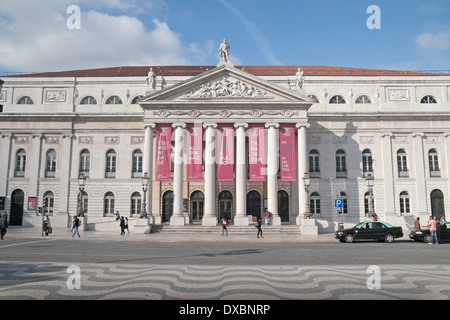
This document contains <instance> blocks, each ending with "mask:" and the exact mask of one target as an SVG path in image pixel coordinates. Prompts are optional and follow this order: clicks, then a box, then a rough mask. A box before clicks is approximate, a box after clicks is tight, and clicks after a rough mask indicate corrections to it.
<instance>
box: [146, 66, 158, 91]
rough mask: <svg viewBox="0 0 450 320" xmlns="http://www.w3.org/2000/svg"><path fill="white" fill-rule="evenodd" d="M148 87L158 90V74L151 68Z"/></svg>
mask: <svg viewBox="0 0 450 320" xmlns="http://www.w3.org/2000/svg"><path fill="white" fill-rule="evenodd" d="M147 85H148V87H149V88H151V89H153V90H155V89H156V74H155V72H154V71H153V68H150V70H149V71H148V77H147Z"/></svg>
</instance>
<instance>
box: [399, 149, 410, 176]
mask: <svg viewBox="0 0 450 320" xmlns="http://www.w3.org/2000/svg"><path fill="white" fill-rule="evenodd" d="M397 169H398V177H399V178H408V177H409V173H408V158H407V155H406V151H405V150H404V149H400V150H398V151H397Z"/></svg>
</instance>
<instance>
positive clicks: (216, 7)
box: [0, 0, 450, 72]
mask: <svg viewBox="0 0 450 320" xmlns="http://www.w3.org/2000/svg"><path fill="white" fill-rule="evenodd" d="M71 5H77V6H78V7H79V8H80V16H79V22H80V28H79V29H73V30H71V29H69V28H68V27H67V20H68V19H69V18H70V17H71V16H72V13H67V8H68V7H69V6H71ZM371 5H377V6H378V7H379V8H380V20H379V22H380V27H381V28H380V29H372V30H371V29H369V28H368V27H367V25H366V22H367V20H368V19H369V18H370V17H371V16H372V13H367V12H366V11H367V8H368V7H369V6H371ZM449 17H450V0H430V1H423V0H422V1H418V0H408V1H406V0H397V1H396V0H389V1H385V0H373V1H366V0H339V1H337V0H317V1H300V0H296V1H294V0H277V1H272V0H270V1H269V0H266V1H261V0H258V1H257V0H240V1H238V0H146V1H144V0H97V1H94V0H40V1H35V0H2V5H1V7H0V43H1V44H2V45H1V46H0V71H3V72H5V71H22V72H39V71H54V70H71V69H86V68H100V67H111V66H126V65H180V64H189V65H215V64H217V63H218V59H219V58H218V54H217V48H218V47H219V44H220V42H221V41H222V39H223V38H226V39H227V41H228V43H229V44H230V45H231V50H230V54H231V61H232V62H233V63H234V64H236V65H238V64H243V65H274V64H278V65H331V66H342V67H361V68H380V69H401V70H450V59H449V58H450V18H449Z"/></svg>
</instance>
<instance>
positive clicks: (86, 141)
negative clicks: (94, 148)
mask: <svg viewBox="0 0 450 320" xmlns="http://www.w3.org/2000/svg"><path fill="white" fill-rule="evenodd" d="M78 141H79V143H80V144H93V143H94V137H79V139H78Z"/></svg>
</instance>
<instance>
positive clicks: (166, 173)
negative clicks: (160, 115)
mask: <svg viewBox="0 0 450 320" xmlns="http://www.w3.org/2000/svg"><path fill="white" fill-rule="evenodd" d="M171 137H172V126H171V125H170V124H159V125H157V126H156V169H155V177H156V181H170V180H171V178H170V165H171V157H170V156H171V147H172V143H171Z"/></svg>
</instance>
